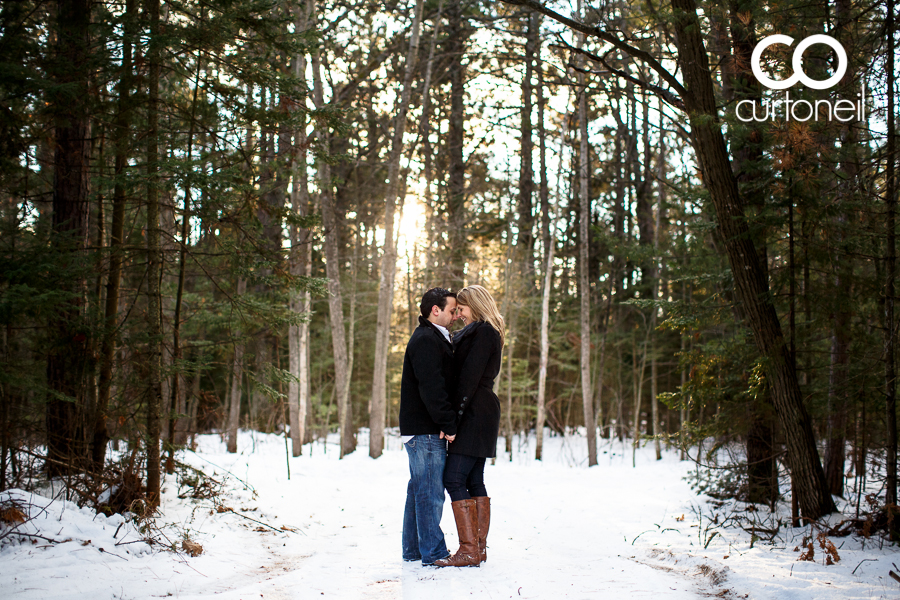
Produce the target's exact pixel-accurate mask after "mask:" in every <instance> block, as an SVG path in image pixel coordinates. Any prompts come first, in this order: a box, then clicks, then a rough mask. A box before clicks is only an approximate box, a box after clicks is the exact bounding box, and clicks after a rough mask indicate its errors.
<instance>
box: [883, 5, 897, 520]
mask: <svg viewBox="0 0 900 600" xmlns="http://www.w3.org/2000/svg"><path fill="white" fill-rule="evenodd" d="M886 29H887V31H886V34H887V39H888V51H887V56H886V57H885V62H886V65H885V70H886V71H887V90H888V92H887V93H888V99H887V115H888V117H887V168H886V172H887V182H886V186H885V204H886V205H887V215H886V219H885V221H886V223H885V225H886V227H887V252H886V253H885V254H886V256H885V286H884V396H885V408H886V409H887V414H886V415H885V417H886V419H885V421H886V423H887V452H886V456H885V460H886V463H887V464H886V470H887V479H886V481H885V490H886V491H885V503H886V504H888V505H891V504H897V372H896V368H895V365H894V356H895V352H896V348H895V340H896V337H895V335H896V334H895V332H894V285H895V282H896V279H897V232H896V213H897V179H896V171H895V169H896V160H897V154H896V152H897V147H896V130H895V127H896V125H895V122H894V119H895V115H894V111H895V106H894V85H895V82H896V72H895V70H894V53H895V50H894V0H888V3H887V23H886Z"/></svg>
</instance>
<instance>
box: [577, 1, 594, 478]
mask: <svg viewBox="0 0 900 600" xmlns="http://www.w3.org/2000/svg"><path fill="white" fill-rule="evenodd" d="M578 14H579V17H580V16H581V15H582V14H583V13H582V0H578ZM583 44H584V34H579V36H578V46H579V47H581V46H582V45H583ZM581 63H583V59H582V58H581V57H580V56H579V65H580V64H581ZM578 127H579V142H580V148H579V158H580V164H579V169H578V173H579V182H580V186H579V222H578V294H579V296H580V297H581V319H580V324H581V358H580V363H581V403H582V407H583V409H584V411H583V412H584V427H585V432H586V437H587V445H588V466H589V467H593V466H594V465H596V464H597V427H596V424H595V423H594V401H593V394H592V393H591V391H592V390H591V288H590V285H589V284H588V272H589V262H588V261H589V260H590V255H589V251H590V250H589V249H590V245H591V243H590V242H591V240H590V224H591V199H590V189H589V173H590V167H589V165H590V161H589V158H590V157H589V155H588V153H589V146H588V138H587V135H588V128H587V90H586V85H585V77H584V72H583V71H579V73H578Z"/></svg>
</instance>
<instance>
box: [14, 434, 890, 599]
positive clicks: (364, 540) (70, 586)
mask: <svg viewBox="0 0 900 600" xmlns="http://www.w3.org/2000/svg"><path fill="white" fill-rule="evenodd" d="M198 442H199V445H198V448H197V451H196V452H185V453H184V454H183V456H182V457H181V460H182V461H183V463H184V465H190V466H191V467H193V468H195V469H198V470H200V471H203V472H204V473H205V474H206V476H205V477H200V478H198V477H197V472H196V471H194V470H193V469H191V468H187V467H186V466H184V465H182V466H181V467H180V469H179V474H177V475H171V476H168V477H167V478H166V480H165V482H164V494H163V496H164V497H163V504H162V516H160V517H158V518H157V519H155V520H153V521H149V522H144V523H143V525H144V527H143V531H141V530H140V523H138V524H137V525H138V528H136V526H135V523H134V522H131V521H126V520H125V519H123V518H122V517H120V516H118V515H114V516H112V517H110V518H106V517H104V516H102V515H99V516H98V515H96V514H95V513H93V512H92V511H90V510H89V509H86V508H82V509H79V508H78V507H77V506H75V505H74V504H72V503H69V502H65V501H63V500H60V499H57V500H49V499H47V498H45V497H43V496H38V495H35V494H30V493H25V492H21V491H15V490H12V491H8V492H3V493H0V505H2V506H6V507H7V508H8V507H9V506H10V501H11V500H14V501H15V503H16V504H17V505H18V506H19V507H20V508H21V510H22V511H23V513H24V515H25V516H27V517H29V520H27V522H25V523H21V524H19V525H18V529H17V531H19V532H23V533H27V534H30V537H27V536H26V537H23V536H16V535H7V536H6V537H2V539H0V590H2V592H0V595H2V596H3V598H7V599H12V598H15V599H17V600H18V599H22V600H24V599H41V600H43V599H45V598H57V599H73V600H80V599H83V600H105V599H107V598H109V599H112V598H121V599H126V598H128V599H143V598H159V597H173V598H181V599H191V598H212V597H216V598H222V599H223V600H224V599H228V600H232V599H233V600H239V599H240V600H253V599H257V598H266V599H280V598H285V599H287V598H291V599H299V600H305V599H312V598H331V599H335V598H338V599H347V600H351V599H352V600H357V599H366V598H370V599H378V598H382V599H393V598H397V599H401V598H402V599H404V600H418V599H432V598H449V599H459V598H475V599H482V598H487V599H492V600H500V599H506V598H513V599H519V598H541V599H547V600H556V599H562V598H572V599H598V598H601V599H602V598H610V599H617V598H629V599H633V598H634V599H640V598H648V599H654V600H657V599H666V600H668V599H673V600H674V599H697V598H715V597H718V598H752V599H779V600H782V599H797V600H814V599H815V600H838V599H842V600H843V599H855V598H894V597H897V595H898V592H900V584H898V583H896V582H895V581H893V580H892V579H891V578H889V576H888V571H889V570H891V569H894V570H900V569H896V567H894V566H893V563H892V561H897V562H900V555H898V552H897V547H896V546H890V545H888V544H886V543H883V542H881V541H879V540H878V539H876V538H874V537H873V538H869V539H860V538H855V537H845V538H833V539H830V540H829V539H826V540H825V541H826V542H827V541H830V542H832V543H833V544H834V546H833V548H834V552H833V553H829V552H828V551H827V550H828V545H827V544H825V548H822V547H821V546H820V544H819V540H816V539H815V534H816V533H817V532H816V531H814V530H811V528H810V527H804V528H796V529H792V528H790V527H786V526H784V525H783V523H784V522H786V520H785V515H783V514H777V513H776V514H774V515H773V514H770V513H769V510H768V508H766V507H761V508H759V509H758V510H755V511H754V510H753V509H752V508H751V509H750V510H749V511H748V507H747V505H744V504H743V503H736V502H728V503H722V502H718V501H715V500H713V499H710V498H707V497H703V496H697V495H696V494H695V493H694V492H693V491H692V490H691V488H690V486H689V484H688V483H687V481H686V480H685V477H686V475H688V473H689V472H690V471H691V470H692V469H693V468H694V465H693V463H691V462H690V461H679V457H678V454H677V453H676V452H665V453H664V455H663V458H662V460H660V461H656V460H654V458H655V457H654V453H653V448H652V445H650V446H646V447H644V448H641V449H639V450H638V452H637V454H636V457H635V461H636V465H635V466H632V451H631V447H630V445H626V444H622V443H619V442H608V441H603V440H601V447H600V455H599V456H600V461H599V465H598V466H596V467H593V468H590V469H589V468H587V466H586V460H585V455H586V448H585V443H584V440H583V438H581V437H579V436H566V437H561V436H553V437H548V438H546V439H545V444H544V448H545V450H544V460H543V461H542V462H537V461H535V460H533V456H534V439H533V437H532V438H530V439H526V440H516V443H515V444H514V447H513V453H512V460H510V455H509V454H507V453H505V452H501V453H500V454H499V455H498V458H497V461H496V464H494V465H488V467H487V468H486V472H485V480H486V484H487V488H488V491H489V493H490V495H491V497H492V522H491V530H490V535H489V538H488V544H489V546H488V562H486V563H484V564H482V565H481V567H479V568H464V569H452V568H447V569H435V568H432V567H423V566H421V564H418V563H404V562H403V561H402V560H401V558H400V529H401V521H402V512H403V503H404V498H405V493H406V482H407V479H408V469H407V462H406V455H405V452H404V451H403V449H402V447H401V444H400V440H399V438H398V437H396V432H395V435H392V436H389V438H388V444H387V446H388V447H387V450H386V451H385V453H384V455H383V456H382V457H381V458H379V459H377V460H373V459H370V458H369V457H368V455H367V448H368V440H367V439H366V437H365V433H363V434H361V435H360V438H359V449H358V450H357V451H356V452H354V453H352V454H350V455H348V456H346V457H345V458H344V459H342V460H339V459H338V456H337V451H338V449H337V445H336V444H335V443H332V442H336V438H333V439H329V443H327V444H323V443H322V442H316V443H314V444H311V445H307V446H305V447H304V449H303V456H300V457H297V458H291V459H290V461H289V462H290V471H291V473H290V479H288V476H287V462H288V461H287V460H286V457H285V442H284V439H283V438H282V437H278V436H275V435H264V434H258V433H253V432H241V435H240V440H239V450H240V453H239V454H228V453H227V452H226V451H225V445H224V443H223V442H222V441H221V439H220V438H219V437H218V436H203V437H201V438H199V440H198ZM502 444H503V442H502V440H501V442H500V445H499V447H500V448H501V450H502V448H503V446H502ZM192 495H193V496H197V497H196V498H192V497H191V496H192ZM844 506H845V512H847V513H848V514H849V512H850V508H849V507H847V506H846V505H844ZM0 516H2V515H0ZM7 516H8V515H7ZM779 519H781V520H782V525H781V526H778V520H779ZM840 519H841V515H833V516H832V518H831V520H830V522H831V523H836V522H838V521H839V520H840ZM13 520H14V519H13ZM148 525H149V527H148ZM442 527H443V530H444V533H445V535H446V538H447V545H448V547H450V548H451V551H452V550H455V548H456V546H457V537H456V531H455V526H454V524H453V517H452V512H451V510H450V504H449V502H448V503H447V504H445V510H444V517H443V521H442ZM754 527H755V528H756V529H754ZM776 528H777V529H778V531H777V533H774V536H773V532H772V531H770V530H774V529H776ZM746 529H749V530H750V532H748V531H745V530H746ZM764 530H765V532H764ZM3 531H7V532H8V531H9V526H8V525H7V526H5V529H4V528H0V536H2V533H3ZM756 534H760V535H756ZM148 535H149V536H152V537H153V538H154V539H155V540H157V541H158V542H162V543H161V544H154V545H152V546H151V545H148V544H147V543H145V542H144V541H142V539H144V538H146V537H147V536H148ZM760 537H763V538H769V537H771V540H768V541H767V540H766V539H759V538H760ZM804 538H806V540H804ZM823 539H824V538H823ZM810 540H813V542H814V543H813V546H814V551H815V554H814V556H813V557H812V558H813V560H811V561H798V557H799V555H800V552H799V551H798V550H796V549H798V548H799V549H800V550H804V549H806V548H801V544H802V543H803V542H804V541H807V542H808V541H810ZM185 541H188V542H189V543H188V544H186V546H187V547H188V548H190V547H192V546H191V543H194V544H199V545H200V546H202V553H201V554H200V555H198V556H195V557H191V556H190V555H189V553H188V552H186V551H185V550H183V542H185ZM163 545H170V546H171V547H177V548H178V550H179V552H178V553H175V552H170V551H167V550H165V549H164V548H163ZM835 555H837V558H839V560H838V561H837V562H835V564H826V562H829V560H828V558H829V556H831V557H832V559H833V558H834V557H835ZM831 562H834V561H833V560H832V561H831Z"/></svg>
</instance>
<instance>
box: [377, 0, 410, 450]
mask: <svg viewBox="0 0 900 600" xmlns="http://www.w3.org/2000/svg"><path fill="white" fill-rule="evenodd" d="M423 4H424V2H423V0H416V8H415V16H414V17H413V25H412V33H411V34H410V39H409V51H408V52H407V53H406V71H405V73H404V75H403V89H402V91H401V92H400V102H399V104H398V106H397V114H396V116H395V117H394V136H393V138H392V140H391V154H390V159H389V161H388V186H387V196H386V197H385V199H384V254H383V256H382V257H381V277H380V279H379V282H378V309H377V312H376V315H377V317H376V321H375V367H374V372H373V375H372V402H371V405H370V406H371V408H370V410H369V456H371V457H372V458H378V457H379V456H381V453H382V451H383V450H384V425H385V418H384V415H385V405H386V403H387V363H388V351H389V349H390V339H391V313H392V312H393V307H394V275H395V273H396V270H397V246H396V242H395V240H394V238H395V236H396V233H395V232H394V216H395V212H396V202H397V194H398V191H399V189H400V181H399V179H400V158H401V157H402V155H403V135H404V134H405V133H406V113H407V110H408V109H409V101H410V97H411V95H412V81H413V75H414V74H415V71H416V61H417V59H418V56H419V29H420V25H421V23H422V6H423Z"/></svg>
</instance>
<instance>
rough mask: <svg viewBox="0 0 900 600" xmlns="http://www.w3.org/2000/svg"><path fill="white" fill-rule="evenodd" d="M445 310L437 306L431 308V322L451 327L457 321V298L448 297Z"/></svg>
mask: <svg viewBox="0 0 900 600" xmlns="http://www.w3.org/2000/svg"><path fill="white" fill-rule="evenodd" d="M446 300H447V303H446V304H445V305H444V310H441V309H440V308H439V307H437V306H432V307H431V322H432V323H434V324H435V325H440V326H441V327H450V324H451V323H453V321H455V320H456V298H451V297H447V299H446Z"/></svg>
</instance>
